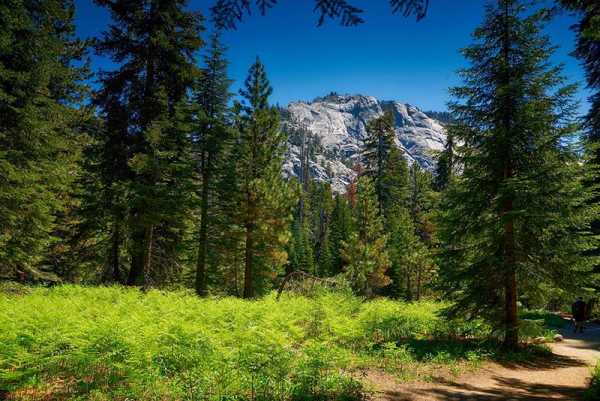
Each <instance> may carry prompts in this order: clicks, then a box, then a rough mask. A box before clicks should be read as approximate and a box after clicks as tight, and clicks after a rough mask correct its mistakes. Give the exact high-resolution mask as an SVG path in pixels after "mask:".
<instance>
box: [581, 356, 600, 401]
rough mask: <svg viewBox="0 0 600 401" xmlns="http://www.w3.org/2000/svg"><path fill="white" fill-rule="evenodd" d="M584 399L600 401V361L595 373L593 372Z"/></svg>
mask: <svg viewBox="0 0 600 401" xmlns="http://www.w3.org/2000/svg"><path fill="white" fill-rule="evenodd" d="M584 399H585V400H586V401H596V400H600V361H598V363H597V364H596V367H595V368H594V371H593V372H592V380H591V382H590V387H589V388H588V389H587V391H586V392H585V397H584Z"/></svg>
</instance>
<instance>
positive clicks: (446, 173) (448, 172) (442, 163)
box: [434, 126, 456, 191]
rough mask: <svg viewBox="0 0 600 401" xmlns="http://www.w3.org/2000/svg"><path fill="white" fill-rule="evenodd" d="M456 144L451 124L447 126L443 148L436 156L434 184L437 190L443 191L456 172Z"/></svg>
mask: <svg viewBox="0 0 600 401" xmlns="http://www.w3.org/2000/svg"><path fill="white" fill-rule="evenodd" d="M455 152H456V144H455V143H454V136H453V134H452V126H450V127H449V128H448V135H447V136H446V143H445V144H444V150H443V151H442V152H441V153H440V154H439V155H438V157H437V164H436V168H435V176H434V186H435V189H436V190H437V191H444V190H445V189H446V188H447V187H448V185H449V184H450V181H451V180H452V177H453V176H454V174H455V173H456V165H455V163H456V157H455Z"/></svg>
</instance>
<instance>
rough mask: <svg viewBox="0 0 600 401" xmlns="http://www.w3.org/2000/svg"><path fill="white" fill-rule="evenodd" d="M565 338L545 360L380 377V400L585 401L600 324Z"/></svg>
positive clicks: (596, 354) (567, 333) (599, 351)
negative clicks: (418, 376) (424, 378)
mask: <svg viewBox="0 0 600 401" xmlns="http://www.w3.org/2000/svg"><path fill="white" fill-rule="evenodd" d="M563 335H564V336H565V341H563V342H561V343H555V344H551V345H550V347H551V348H552V351H553V352H554V354H555V355H554V357H552V358H550V359H544V360H543V361H541V362H531V363H525V364H523V363H519V364H498V363H490V364H488V365H486V366H485V367H484V368H483V369H481V370H478V371H477V372H476V373H472V374H466V375H463V376H460V377H459V378H458V379H455V380H452V381H451V382H450V381H449V382H443V383H440V382H436V383H411V384H402V385H398V384H394V383H391V382H389V381H385V380H383V381H381V382H380V381H379V380H378V381H377V382H378V383H377V387H378V391H377V393H376V394H375V395H374V398H373V399H374V400H377V401H442V400H443V401H455V400H474V401H490V400H498V401H499V400H503V401H542V400H562V401H576V400H581V399H582V394H583V392H584V390H585V388H586V387H587V384H588V380H589V377H590V366H593V365H594V364H595V363H596V361H597V360H598V359H599V358H600V325H594V326H590V327H588V329H587V331H586V332H585V333H583V334H573V333H572V331H571V327H570V326H569V327H568V329H566V330H564V332H563Z"/></svg>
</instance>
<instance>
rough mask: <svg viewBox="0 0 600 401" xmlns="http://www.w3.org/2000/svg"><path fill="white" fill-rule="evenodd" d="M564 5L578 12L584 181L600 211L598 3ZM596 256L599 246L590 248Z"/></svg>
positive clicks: (595, 226) (596, 226) (598, 226)
mask: <svg viewBox="0 0 600 401" xmlns="http://www.w3.org/2000/svg"><path fill="white" fill-rule="evenodd" d="M561 2H562V3H563V5H565V7H568V8H569V9H572V10H576V11H578V12H579V13H580V14H581V20H580V21H579V23H577V24H576V25H575V26H574V30H575V34H576V38H577V45H576V46H577V47H576V49H575V55H576V56H577V57H578V58H579V59H580V60H581V61H582V62H583V66H584V68H585V71H586V77H587V84H588V88H589V89H590V90H591V91H592V96H591V98H590V104H591V107H590V111H589V112H588V114H587V116H586V121H585V130H586V135H585V137H586V147H587V160H586V162H587V166H588V167H589V174H590V177H589V178H588V179H587V180H586V185H587V186H588V187H589V188H590V190H591V191H593V192H595V193H596V195H595V196H594V197H593V198H592V199H591V200H590V204H591V205H592V207H593V208H594V209H595V210H596V211H597V212H596V215H598V214H600V3H599V2H597V1H594V0H561ZM591 227H592V234H593V235H595V236H600V219H598V218H596V219H594V220H593V221H592V226H591ZM590 254H591V255H594V256H596V257H597V258H600V247H596V248H595V249H593V250H592V251H591V252H590ZM595 272H596V273H600V262H596V266H595Z"/></svg>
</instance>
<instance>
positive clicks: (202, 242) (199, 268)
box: [196, 155, 211, 297]
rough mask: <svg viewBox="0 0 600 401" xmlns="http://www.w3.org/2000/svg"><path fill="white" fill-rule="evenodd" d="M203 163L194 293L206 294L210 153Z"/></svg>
mask: <svg viewBox="0 0 600 401" xmlns="http://www.w3.org/2000/svg"><path fill="white" fill-rule="evenodd" d="M207 158H208V160H207V162H206V163H203V169H202V199H201V209H202V210H201V216H200V233H199V238H198V260H197V263H196V294H198V295H199V296H201V297H203V296H205V295H206V255H207V254H208V196H209V189H210V179H211V175H210V155H209V156H207V157H204V158H203V159H205V160H206V159H207Z"/></svg>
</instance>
